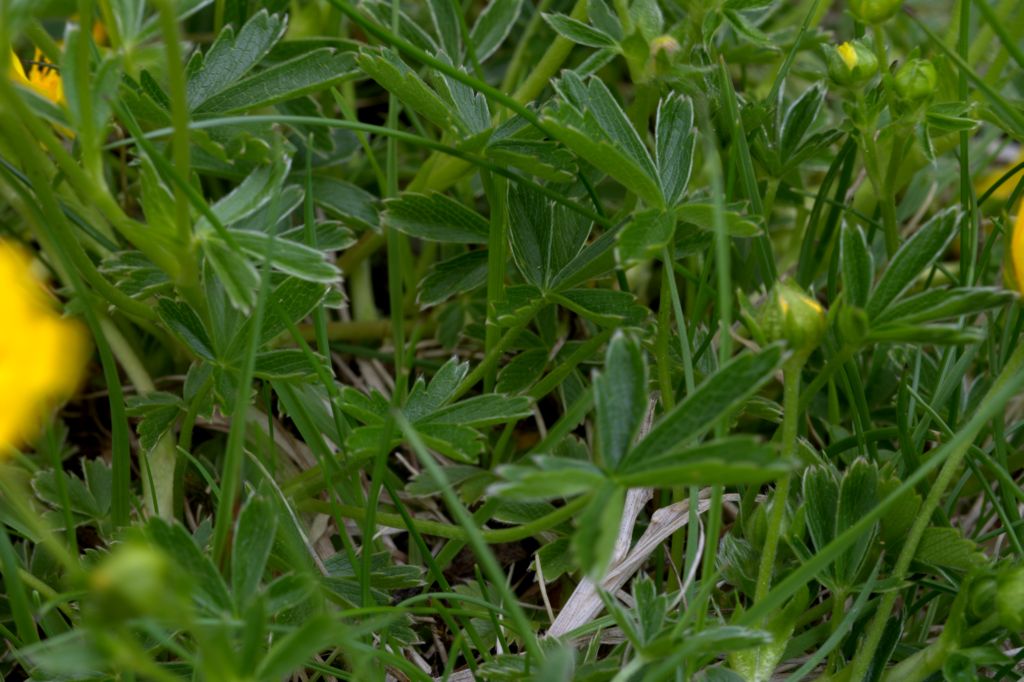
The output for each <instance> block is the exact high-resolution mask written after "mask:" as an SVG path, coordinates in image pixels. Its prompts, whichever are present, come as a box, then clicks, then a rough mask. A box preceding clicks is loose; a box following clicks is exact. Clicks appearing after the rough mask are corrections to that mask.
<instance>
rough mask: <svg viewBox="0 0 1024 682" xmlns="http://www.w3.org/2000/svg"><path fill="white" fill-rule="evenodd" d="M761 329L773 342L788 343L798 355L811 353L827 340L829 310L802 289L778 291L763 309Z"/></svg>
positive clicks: (783, 286) (785, 286) (788, 287)
mask: <svg viewBox="0 0 1024 682" xmlns="http://www.w3.org/2000/svg"><path fill="white" fill-rule="evenodd" d="M761 326H762V327H763V329H764V332H765V335H766V336H767V338H768V339H769V340H770V341H779V340H784V341H786V342H787V343H788V344H789V345H790V346H791V347H792V348H793V350H795V351H797V352H798V353H811V352H812V351H813V350H814V349H815V348H817V347H818V345H819V344H820V343H821V341H822V339H823V338H824V337H825V331H826V321H825V310H824V309H823V308H822V307H821V304H820V303H818V302H817V301H815V300H814V299H813V298H811V297H810V296H808V295H807V294H805V293H804V292H803V291H802V290H801V289H800V288H799V287H797V286H796V285H794V284H791V283H789V282H784V283H782V284H780V285H778V286H776V287H775V289H773V290H772V293H771V294H769V296H768V300H767V301H766V302H765V305H764V307H763V308H762V309H761Z"/></svg>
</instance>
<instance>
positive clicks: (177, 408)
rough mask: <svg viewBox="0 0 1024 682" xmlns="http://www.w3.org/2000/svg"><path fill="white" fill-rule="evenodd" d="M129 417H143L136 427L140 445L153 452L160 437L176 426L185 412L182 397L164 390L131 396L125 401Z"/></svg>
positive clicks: (146, 450)
mask: <svg viewBox="0 0 1024 682" xmlns="http://www.w3.org/2000/svg"><path fill="white" fill-rule="evenodd" d="M125 406H126V407H127V414H128V416H129V417H141V418H142V420H141V421H140V422H139V424H138V426H137V427H136V431H137V432H138V434H139V447H141V448H142V450H143V451H144V452H151V451H152V450H153V448H155V447H156V445H157V443H159V442H160V439H161V438H163V437H164V434H166V433H167V432H168V431H170V430H171V428H172V427H173V426H174V423H175V422H176V421H177V420H178V416H179V415H180V414H181V413H182V412H183V409H184V405H183V404H182V401H181V398H179V397H178V396H176V395H173V394H171V393H164V392H163V391H153V392H151V393H147V394H146V395H142V396H131V397H129V398H128V399H127V400H126V401H125Z"/></svg>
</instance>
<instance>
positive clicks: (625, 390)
mask: <svg viewBox="0 0 1024 682" xmlns="http://www.w3.org/2000/svg"><path fill="white" fill-rule="evenodd" d="M647 396H648V392H647V363H646V362H645V361H644V356H643V352H642V351H641V350H640V345H639V344H638V343H637V342H636V341H635V340H634V339H633V338H631V337H627V336H626V335H625V334H623V333H622V332H616V334H615V336H613V337H612V340H611V343H609V344H608V350H607V351H606V352H605V356H604V371H603V372H595V373H594V402H595V404H596V408H597V444H598V450H599V453H600V457H601V462H602V463H603V464H604V466H606V467H608V468H609V469H614V468H615V467H616V466H618V463H619V461H620V460H621V459H622V458H623V456H625V454H626V451H627V450H629V448H630V446H631V445H632V444H633V438H634V437H635V436H636V433H637V430H638V429H639V428H640V423H641V422H642V421H643V418H644V414H646V412H647Z"/></svg>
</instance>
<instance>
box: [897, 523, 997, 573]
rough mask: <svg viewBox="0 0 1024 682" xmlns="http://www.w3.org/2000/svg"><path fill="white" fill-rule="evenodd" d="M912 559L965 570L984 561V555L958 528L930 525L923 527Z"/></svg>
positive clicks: (932, 564) (941, 566) (940, 566)
mask: <svg viewBox="0 0 1024 682" xmlns="http://www.w3.org/2000/svg"><path fill="white" fill-rule="evenodd" d="M914 561H917V562H920V563H923V564H928V565H931V566H938V567H939V568H951V569H953V570H956V571H967V570H970V569H971V568H974V567H975V566H978V565H979V564H983V563H985V555H984V554H982V552H981V550H980V548H979V547H978V545H977V544H975V543H974V542H973V541H972V540H969V539H968V538H965V537H964V536H963V534H962V533H961V532H960V531H959V530H958V529H956V528H948V527H943V528H937V527H935V526H931V527H929V528H925V529H924V533H923V534H922V535H921V542H920V543H918V545H917V551H916V552H915V553H914Z"/></svg>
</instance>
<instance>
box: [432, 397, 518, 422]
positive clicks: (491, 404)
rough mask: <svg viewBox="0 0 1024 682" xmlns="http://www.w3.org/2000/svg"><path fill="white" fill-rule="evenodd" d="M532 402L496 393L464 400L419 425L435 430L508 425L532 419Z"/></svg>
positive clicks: (444, 408)
mask: <svg viewBox="0 0 1024 682" xmlns="http://www.w3.org/2000/svg"><path fill="white" fill-rule="evenodd" d="M531 414H532V413H531V411H530V399H529V398H528V397H526V396H515V397H510V396H504V395H498V394H496V393H491V394H488V395H480V396H476V397H474V398H468V399H466V400H461V401H459V402H457V403H454V404H452V405H449V406H448V407H443V408H441V409H439V410H437V411H436V412H433V413H431V414H429V415H427V416H426V417H423V418H421V419H420V421H419V422H417V428H418V427H419V426H420V424H433V425H435V426H440V425H445V424H450V425H453V426H455V425H457V426H468V427H481V426H493V425H494V424H504V423H506V422H510V421H515V420H517V419H525V418H526V417H529V416H530V415H531Z"/></svg>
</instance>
